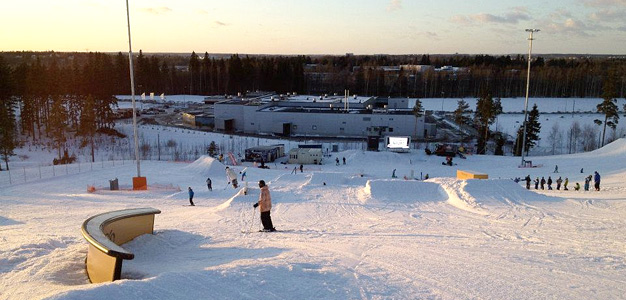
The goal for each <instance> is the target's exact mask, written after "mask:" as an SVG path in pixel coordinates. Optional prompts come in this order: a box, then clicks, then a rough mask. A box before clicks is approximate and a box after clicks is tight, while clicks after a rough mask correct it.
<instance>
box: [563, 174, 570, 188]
mask: <svg viewBox="0 0 626 300" xmlns="http://www.w3.org/2000/svg"><path fill="white" fill-rule="evenodd" d="M568 184H569V178H567V177H565V181H564V182H563V190H564V191H567V190H568V189H567V185H568Z"/></svg>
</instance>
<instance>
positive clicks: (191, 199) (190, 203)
mask: <svg viewBox="0 0 626 300" xmlns="http://www.w3.org/2000/svg"><path fill="white" fill-rule="evenodd" d="M188 192H189V205H191V206H196V205H195V204H193V190H192V189H191V187H189V189H188Z"/></svg>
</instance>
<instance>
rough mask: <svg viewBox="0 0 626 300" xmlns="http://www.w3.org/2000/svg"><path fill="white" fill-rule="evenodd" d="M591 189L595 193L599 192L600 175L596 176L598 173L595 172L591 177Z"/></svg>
mask: <svg viewBox="0 0 626 300" xmlns="http://www.w3.org/2000/svg"><path fill="white" fill-rule="evenodd" d="M593 187H594V188H595V189H596V191H599V190H600V174H598V171H595V172H594V175H593Z"/></svg>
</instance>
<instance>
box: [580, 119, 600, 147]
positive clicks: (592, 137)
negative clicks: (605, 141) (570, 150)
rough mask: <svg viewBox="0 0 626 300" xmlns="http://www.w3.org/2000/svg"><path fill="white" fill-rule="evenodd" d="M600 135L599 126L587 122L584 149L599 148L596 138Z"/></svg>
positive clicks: (584, 132) (584, 130) (583, 136)
mask: <svg viewBox="0 0 626 300" xmlns="http://www.w3.org/2000/svg"><path fill="white" fill-rule="evenodd" d="M597 135H598V128H597V127H595V126H591V125H590V124H587V125H585V126H584V127H583V131H582V140H583V151H592V150H595V149H597V148H598V142H597V140H596V138H597Z"/></svg>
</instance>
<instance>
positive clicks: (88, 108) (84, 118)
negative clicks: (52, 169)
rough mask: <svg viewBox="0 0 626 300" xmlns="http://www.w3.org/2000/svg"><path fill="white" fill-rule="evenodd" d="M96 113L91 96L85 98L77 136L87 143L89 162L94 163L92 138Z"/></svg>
mask: <svg viewBox="0 0 626 300" xmlns="http://www.w3.org/2000/svg"><path fill="white" fill-rule="evenodd" d="M96 130H97V124H96V113H95V110H94V99H93V97H92V96H91V95H89V96H87V98H86V99H85V101H84V104H83V109H82V111H81V113H80V126H79V128H78V134H79V135H81V136H82V137H83V142H84V143H86V142H89V145H90V146H91V161H92V162H95V153H94V147H95V145H94V136H95V134H96Z"/></svg>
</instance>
